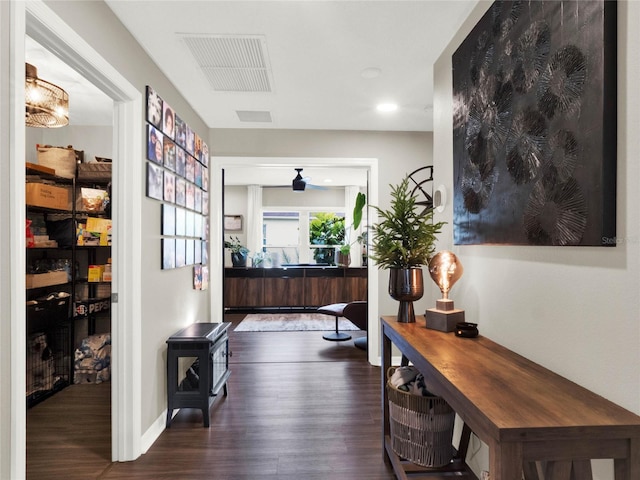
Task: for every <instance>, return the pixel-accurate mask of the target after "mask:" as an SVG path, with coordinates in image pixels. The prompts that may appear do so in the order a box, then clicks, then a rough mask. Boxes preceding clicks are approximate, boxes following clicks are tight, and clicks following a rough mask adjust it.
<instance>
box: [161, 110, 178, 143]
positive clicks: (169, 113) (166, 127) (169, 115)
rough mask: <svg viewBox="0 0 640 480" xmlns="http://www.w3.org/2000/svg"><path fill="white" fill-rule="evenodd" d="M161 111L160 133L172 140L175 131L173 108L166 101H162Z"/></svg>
mask: <svg viewBox="0 0 640 480" xmlns="http://www.w3.org/2000/svg"><path fill="white" fill-rule="evenodd" d="M163 103H164V105H163V111H162V133H164V134H165V135H166V136H167V137H169V138H170V139H172V140H173V137H174V136H175V132H176V125H175V120H174V113H173V108H171V107H170V106H169V105H168V104H167V102H163Z"/></svg>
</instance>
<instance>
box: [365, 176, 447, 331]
mask: <svg viewBox="0 0 640 480" xmlns="http://www.w3.org/2000/svg"><path fill="white" fill-rule="evenodd" d="M390 187H391V208H390V209H389V210H382V209H381V208H379V207H373V208H375V209H376V211H377V212H378V215H379V216H380V221H379V222H378V223H376V224H375V225H373V228H372V233H373V242H372V245H371V249H372V254H371V258H372V259H373V260H374V261H375V262H376V263H377V264H378V268H381V269H388V270H389V294H390V295H391V297H392V298H394V299H395V300H399V301H400V306H399V309H398V321H399V322H406V323H411V322H415V314H414V311H413V301H414V300H418V299H420V298H422V295H423V293H424V287H423V277H422V269H421V268H420V267H421V266H422V265H429V261H430V260H431V257H432V256H433V254H434V253H435V243H436V240H437V238H436V234H438V233H440V229H441V228H442V227H443V226H444V225H445V223H444V222H437V223H434V222H433V209H430V210H428V211H427V212H426V213H423V212H422V209H420V208H416V196H415V195H413V194H412V193H411V191H410V190H409V178H408V177H405V179H404V180H403V181H402V182H401V183H400V184H399V185H396V186H393V185H390Z"/></svg>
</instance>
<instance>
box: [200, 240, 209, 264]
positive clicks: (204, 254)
mask: <svg viewBox="0 0 640 480" xmlns="http://www.w3.org/2000/svg"><path fill="white" fill-rule="evenodd" d="M208 263H209V242H205V241H203V242H202V265H207V264H208Z"/></svg>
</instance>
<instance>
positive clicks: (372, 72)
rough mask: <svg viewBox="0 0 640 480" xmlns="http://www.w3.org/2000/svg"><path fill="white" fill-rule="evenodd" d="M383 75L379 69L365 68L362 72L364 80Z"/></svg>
mask: <svg viewBox="0 0 640 480" xmlns="http://www.w3.org/2000/svg"><path fill="white" fill-rule="evenodd" d="M381 74H382V70H380V69H379V68H378V67H369V68H365V69H364V70H362V72H360V75H361V76H362V78H377V77H379V76H380V75H381Z"/></svg>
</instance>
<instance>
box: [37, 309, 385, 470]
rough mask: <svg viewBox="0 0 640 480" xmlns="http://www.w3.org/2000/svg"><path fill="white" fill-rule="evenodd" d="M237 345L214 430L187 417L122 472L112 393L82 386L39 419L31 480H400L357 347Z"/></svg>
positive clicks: (241, 335)
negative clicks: (113, 437)
mask: <svg viewBox="0 0 640 480" xmlns="http://www.w3.org/2000/svg"><path fill="white" fill-rule="evenodd" d="M242 316H243V315H233V316H228V317H229V318H227V321H232V322H234V324H237V323H238V322H239V320H240V319H241V318H242ZM232 328H233V327H232ZM352 333H353V336H354V337H356V336H360V335H364V332H352ZM229 345H230V350H231V351H232V356H231V358H230V362H229V363H230V369H231V372H232V373H231V377H230V379H229V384H228V387H229V395H228V396H227V397H223V396H221V397H220V398H217V399H216V401H215V402H214V404H213V406H212V407H211V410H210V417H211V427H210V428H208V429H207V428H203V426H202V414H201V412H200V411H198V410H192V409H183V410H181V411H180V412H179V413H178V415H176V417H175V418H174V420H173V422H172V424H171V428H170V429H168V430H165V431H164V432H163V433H162V435H161V436H160V437H159V438H158V439H157V440H156V442H155V443H154V445H153V446H152V447H151V448H150V449H149V451H148V452H147V453H146V454H145V455H142V456H141V457H140V458H139V459H138V460H136V461H134V462H123V463H111V462H110V460H109V459H110V455H111V451H110V448H111V447H110V423H109V422H110V416H109V412H110V405H109V395H110V385H109V384H108V383H107V384H102V385H74V386H71V387H68V388H67V389H65V390H63V391H62V392H60V393H58V394H57V395H55V396H53V397H52V398H50V399H48V400H46V401H45V402H43V403H41V404H40V405H37V406H36V407H34V408H33V409H31V410H29V411H28V414H27V419H28V421H27V437H28V442H27V473H28V478H30V479H33V480H36V479H37V480H40V479H59V478H60V479H61V478H63V479H65V480H67V479H68V480H75V479H78V480H88V479H149V480H151V479H154V480H158V479H189V480H196V479H216V480H226V479H230V480H231V479H238V480H243V479H247V480H248V479H252V480H253V479H265V480H270V479H274V480H275V479H282V480H299V479H309V480H313V479H336V480H342V479H345V480H346V479H363V480H364V479H366V480H383V479H385V480H386V479H393V478H395V476H394V475H393V473H392V471H391V468H390V467H389V466H387V465H386V464H385V462H384V460H383V455H382V448H381V435H382V433H381V415H382V412H381V405H380V402H381V400H380V383H379V382H380V369H379V368H377V367H372V366H371V365H369V363H368V362H367V361H366V353H365V352H364V351H362V350H359V349H357V348H355V347H354V346H353V342H352V341H347V342H328V341H326V340H324V339H323V338H322V333H321V332H260V333H254V332H238V333H235V332H233V331H232V332H230V338H229ZM83 402H84V403H85V405H84V406H83Z"/></svg>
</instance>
